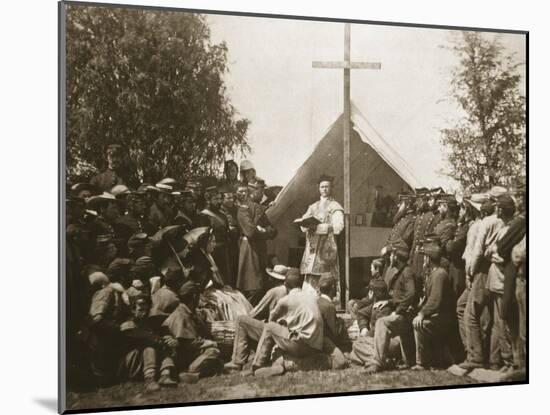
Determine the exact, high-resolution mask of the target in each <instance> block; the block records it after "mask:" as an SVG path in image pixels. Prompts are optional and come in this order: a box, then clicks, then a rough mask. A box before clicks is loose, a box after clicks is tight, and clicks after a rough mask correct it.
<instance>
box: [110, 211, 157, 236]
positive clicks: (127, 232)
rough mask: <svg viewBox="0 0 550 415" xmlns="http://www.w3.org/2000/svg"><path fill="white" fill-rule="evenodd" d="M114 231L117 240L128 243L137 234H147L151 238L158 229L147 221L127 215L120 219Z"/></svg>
mask: <svg viewBox="0 0 550 415" xmlns="http://www.w3.org/2000/svg"><path fill="white" fill-rule="evenodd" d="M114 230H115V235H116V237H117V238H121V239H124V240H126V241H127V240H128V239H130V237H131V236H132V235H133V234H135V233H146V234H147V235H149V236H151V235H153V234H154V233H155V232H156V231H157V230H158V229H156V228H155V227H154V226H153V225H152V224H150V223H149V222H147V221H146V220H145V219H138V218H135V217H134V216H132V215H130V214H129V213H127V214H126V215H124V216H122V217H120V218H118V220H117V221H116V222H115V225H114Z"/></svg>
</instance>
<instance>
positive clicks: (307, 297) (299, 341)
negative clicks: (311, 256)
mask: <svg viewBox="0 0 550 415" xmlns="http://www.w3.org/2000/svg"><path fill="white" fill-rule="evenodd" d="M303 283H304V277H303V276H302V275H300V274H299V271H298V270H294V269H291V270H289V272H288V273H287V277H286V281H285V285H286V286H287V287H288V289H289V293H288V295H286V296H285V297H283V298H281V299H280V300H279V301H278V302H277V305H276V306H275V308H274V309H273V311H272V312H271V313H270V315H269V322H268V323H266V324H265V326H264V327H263V330H262V334H261V336H260V339H259V340H258V347H257V349H256V355H255V356H254V361H253V362H252V371H251V373H253V374H254V375H256V376H269V375H273V374H279V373H283V372H284V366H283V365H281V364H276V365H273V366H271V367H268V366H269V363H270V361H271V353H272V351H273V348H274V347H275V346H277V350H278V351H279V352H280V353H281V354H286V355H288V356H291V357H294V358H303V357H306V356H310V355H313V354H317V353H319V352H320V351H322V350H323V317H322V316H321V312H320V311H319V306H318V305H317V298H315V297H314V296H312V295H311V294H309V293H307V292H303V291H302V286H303ZM278 362H279V361H278Z"/></svg>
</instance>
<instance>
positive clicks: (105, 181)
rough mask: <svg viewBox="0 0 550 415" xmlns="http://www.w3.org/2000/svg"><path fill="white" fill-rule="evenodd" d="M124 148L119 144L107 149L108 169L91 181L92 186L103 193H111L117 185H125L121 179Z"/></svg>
mask: <svg viewBox="0 0 550 415" xmlns="http://www.w3.org/2000/svg"><path fill="white" fill-rule="evenodd" d="M122 159H123V152H122V146H120V145H119V144H111V145H110V146H109V147H107V165H108V167H107V169H106V170H105V171H104V172H101V173H99V174H97V175H96V176H94V177H93V178H92V180H90V184H91V185H93V186H95V187H96V188H98V189H99V190H100V191H102V192H108V191H110V190H111V189H112V188H113V187H114V186H115V185H117V184H124V180H123V179H122V177H121V173H122V171H121V170H122Z"/></svg>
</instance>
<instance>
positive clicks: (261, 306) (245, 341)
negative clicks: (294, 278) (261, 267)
mask: <svg viewBox="0 0 550 415" xmlns="http://www.w3.org/2000/svg"><path fill="white" fill-rule="evenodd" d="M299 273H300V271H299V270H298V269H296V268H287V267H285V266H284V265H276V266H275V267H274V268H273V271H271V272H270V273H269V275H271V276H272V277H274V278H277V279H281V278H282V280H284V283H283V284H282V285H279V286H277V287H273V288H271V289H270V290H269V291H268V292H267V293H266V294H265V295H264V297H263V298H262V299H261V300H260V302H259V303H258V305H256V307H254V308H253V309H252V311H250V313H249V315H247V316H246V315H241V316H239V317H237V320H236V321H235V339H234V341H233V355H232V356H231V361H230V362H229V363H226V364H225V366H224V369H226V370H227V371H233V370H242V368H243V366H244V365H245V364H246V362H247V361H248V357H249V355H250V348H251V343H252V342H253V343H256V342H258V340H259V339H260V336H261V334H262V331H263V329H264V326H265V321H267V320H268V319H269V316H270V313H271V312H272V311H273V309H274V308H275V306H276V305H277V303H278V301H279V300H280V299H282V298H283V297H285V296H286V295H287V294H288V292H289V291H290V287H289V286H288V284H287V277H288V275H289V274H292V275H298V276H299Z"/></svg>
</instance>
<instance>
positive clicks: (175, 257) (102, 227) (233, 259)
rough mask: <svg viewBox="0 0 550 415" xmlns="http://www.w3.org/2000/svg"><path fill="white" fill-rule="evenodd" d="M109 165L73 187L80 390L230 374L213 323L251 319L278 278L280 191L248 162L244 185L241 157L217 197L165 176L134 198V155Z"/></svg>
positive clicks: (70, 306) (74, 333) (71, 339)
mask: <svg viewBox="0 0 550 415" xmlns="http://www.w3.org/2000/svg"><path fill="white" fill-rule="evenodd" d="M106 158H107V161H108V168H107V169H106V170H105V171H103V172H101V173H99V174H97V175H96V176H94V177H93V178H91V180H89V182H78V183H71V184H68V189H67V198H66V289H67V313H66V315H67V351H68V354H67V356H68V364H69V365H68V375H69V384H70V385H71V384H72V385H74V384H79V383H83V382H87V380H90V379H93V384H96V385H97V384H99V385H102V384H110V383H112V382H116V381H119V380H124V379H135V378H140V377H144V378H145V380H146V384H147V387H148V388H149V389H152V390H156V389H158V388H159V387H160V386H173V385H175V384H176V381H177V380H178V378H179V380H180V381H181V380H189V379H191V380H192V379H195V378H196V377H198V376H207V375H209V374H213V373H218V372H219V371H221V370H222V368H223V361H222V360H221V357H220V351H219V349H218V347H217V345H216V343H215V342H213V341H212V340H210V339H211V338H212V336H211V334H212V333H211V328H210V327H209V326H208V324H206V323H208V322H212V321H224V320H233V319H235V317H236V315H240V314H246V313H248V312H249V311H250V310H251V309H252V304H255V303H257V302H258V301H259V300H260V299H261V297H262V294H263V293H264V292H265V291H266V290H267V289H269V288H271V287H270V284H274V282H275V281H276V280H275V279H273V280H272V281H270V279H269V278H268V277H267V274H266V272H265V269H266V268H268V264H267V261H268V258H267V248H266V241H267V240H268V239H271V238H273V237H274V236H275V234H276V232H275V230H274V229H273V227H272V226H271V225H270V224H269V221H268V220H267V218H266V216H265V210H266V208H267V207H268V206H269V204H270V203H271V202H272V200H273V199H274V197H275V194H273V193H270V192H269V189H268V188H266V186H265V182H264V181H263V180H262V179H260V178H258V177H257V175H256V172H255V170H254V167H253V165H252V163H250V162H249V161H247V160H244V161H243V162H242V163H241V165H240V175H241V177H240V179H239V177H238V175H239V166H238V165H237V164H236V163H235V162H234V161H232V160H229V161H227V162H226V163H225V178H224V180H222V181H219V182H218V183H217V184H216V185H214V186H209V187H206V188H204V186H203V183H202V182H201V181H200V180H192V179H191V180H188V181H187V182H186V183H179V182H178V181H177V180H175V179H173V178H164V179H162V180H160V181H159V182H157V183H154V184H152V183H141V184H140V185H139V186H138V187H137V188H135V189H130V188H129V187H128V186H127V185H126V184H125V183H124V180H123V179H122V176H123V175H122V173H123V172H121V168H122V167H121V166H122V165H123V158H124V153H123V149H122V147H121V146H118V145H111V146H109V148H108V150H107V157H106ZM178 375H179V376H178Z"/></svg>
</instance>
